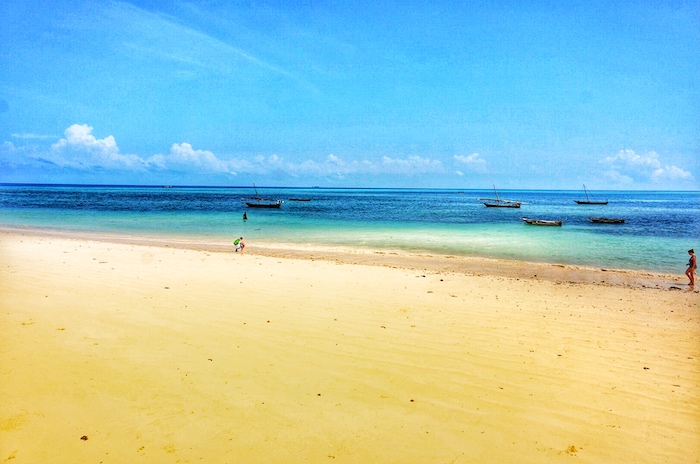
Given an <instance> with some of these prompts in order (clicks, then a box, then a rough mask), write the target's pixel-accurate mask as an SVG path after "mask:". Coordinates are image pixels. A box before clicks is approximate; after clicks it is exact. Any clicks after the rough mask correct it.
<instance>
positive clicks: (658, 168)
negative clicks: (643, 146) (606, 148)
mask: <svg viewBox="0 0 700 464" xmlns="http://www.w3.org/2000/svg"><path fill="white" fill-rule="evenodd" d="M601 163H603V164H606V165H608V166H609V168H608V170H607V171H606V172H605V176H607V177H608V178H610V179H612V180H614V181H617V182H620V183H623V184H631V183H634V182H635V180H642V181H647V180H651V181H652V182H654V183H660V182H662V181H673V180H691V179H693V175H692V173H690V172H689V171H686V170H684V169H682V168H679V167H678V166H674V165H667V164H666V165H664V164H663V163H662V162H661V161H660V160H659V155H658V153H656V152H653V151H651V152H648V153H646V154H644V155H638V154H637V153H635V152H634V150H629V149H628V150H620V152H619V153H618V154H617V155H615V156H609V157H607V158H605V159H603V160H602V161H601Z"/></svg>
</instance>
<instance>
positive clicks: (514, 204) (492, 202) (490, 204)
mask: <svg viewBox="0 0 700 464" xmlns="http://www.w3.org/2000/svg"><path fill="white" fill-rule="evenodd" d="M493 193H494V195H495V196H496V198H479V200H482V201H484V200H485V201H484V206H486V207H487V208H520V205H522V204H523V202H522V201H517V200H504V199H502V198H499V197H498V192H497V191H496V186H495V185H494V186H493Z"/></svg>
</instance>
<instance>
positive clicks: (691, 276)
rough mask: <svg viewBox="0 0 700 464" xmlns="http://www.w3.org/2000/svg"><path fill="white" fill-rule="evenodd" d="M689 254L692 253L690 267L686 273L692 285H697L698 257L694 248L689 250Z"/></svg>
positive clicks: (689, 261)
mask: <svg viewBox="0 0 700 464" xmlns="http://www.w3.org/2000/svg"><path fill="white" fill-rule="evenodd" d="M688 254H689V255H690V259H689V260H688V269H686V270H685V275H686V276H688V280H690V283H689V284H688V285H690V286H691V287H694V286H695V269H697V268H698V257H697V256H695V250H693V249H692V248H691V249H690V250H688Z"/></svg>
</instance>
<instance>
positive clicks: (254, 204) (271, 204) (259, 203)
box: [245, 184, 282, 208]
mask: <svg viewBox="0 0 700 464" xmlns="http://www.w3.org/2000/svg"><path fill="white" fill-rule="evenodd" d="M253 188H254V189H255V198H251V200H255V201H246V202H245V204H246V205H248V207H249V208H280V207H282V200H271V199H269V198H260V195H258V188H257V187H256V186H255V184H253Z"/></svg>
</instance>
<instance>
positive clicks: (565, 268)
mask: <svg viewBox="0 0 700 464" xmlns="http://www.w3.org/2000/svg"><path fill="white" fill-rule="evenodd" d="M7 234H9V235H12V234H18V235H26V236H39V237H56V238H64V239H69V240H93V241H98V242H107V243H122V244H133V245H140V246H155V247H162V248H175V249H189V250H198V251H209V252H220V253H226V252H230V251H233V245H232V244H229V243H228V242H227V241H226V242H225V241H222V240H216V239H214V240H193V239H190V238H186V237H175V236H146V235H130V234H122V233H112V232H94V231H76V230H71V231H63V230H56V229H34V228H12V227H0V235H7ZM246 245H247V246H246V250H245V253H246V254H252V255H260V256H267V257H274V258H287V259H289V258H294V259H308V260H326V261H332V262H336V263H344V264H366V265H372V266H385V267H392V268H406V269H414V270H424V271H426V272H454V273H460V274H465V275H492V276H498V277H508V278H521V279H539V280H547V281H552V282H568V283H580V284H594V285H612V286H628V287H637V288H660V289H671V290H687V289H688V286H687V283H686V282H685V280H686V277H685V275H684V274H683V273H682V272H680V271H679V273H678V274H669V273H659V272H653V271H645V270H631V269H614V268H594V267H586V266H579V265H570V264H556V263H546V262H528V261H516V260H506V259H497V258H484V257H470V256H457V255H446V254H437V253H412V252H407V251H404V250H391V249H373V248H365V247H358V248H349V247H343V246H324V245H315V244H314V245H307V244H298V243H274V242H263V243H254V244H251V243H246ZM696 288H697V289H696V290H695V291H696V292H697V291H700V285H698V286H696Z"/></svg>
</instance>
